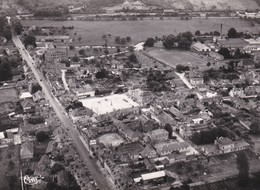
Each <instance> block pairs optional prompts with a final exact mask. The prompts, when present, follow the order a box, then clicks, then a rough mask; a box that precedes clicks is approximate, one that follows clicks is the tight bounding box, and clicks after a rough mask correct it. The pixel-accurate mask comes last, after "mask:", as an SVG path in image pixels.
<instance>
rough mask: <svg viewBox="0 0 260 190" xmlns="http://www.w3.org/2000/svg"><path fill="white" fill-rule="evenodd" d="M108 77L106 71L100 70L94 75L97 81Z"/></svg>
mask: <svg viewBox="0 0 260 190" xmlns="http://www.w3.org/2000/svg"><path fill="white" fill-rule="evenodd" d="M107 77H108V71H107V70H106V69H101V71H98V72H97V73H96V78H97V79H103V78H107Z"/></svg>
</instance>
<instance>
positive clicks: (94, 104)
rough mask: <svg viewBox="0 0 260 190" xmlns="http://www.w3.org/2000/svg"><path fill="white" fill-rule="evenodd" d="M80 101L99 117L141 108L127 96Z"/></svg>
mask: <svg viewBox="0 0 260 190" xmlns="http://www.w3.org/2000/svg"><path fill="white" fill-rule="evenodd" d="M79 101H80V102H82V104H83V106H84V107H86V108H89V109H91V110H92V111H94V112H95V113H96V114H97V115H102V114H107V113H110V112H113V111H117V110H121V109H126V108H132V107H138V106H139V104H137V103H136V102H134V101H133V100H132V99H130V98H129V97H128V96H127V95H126V94H113V95H110V96H105V97H94V98H87V99H82V100H79Z"/></svg>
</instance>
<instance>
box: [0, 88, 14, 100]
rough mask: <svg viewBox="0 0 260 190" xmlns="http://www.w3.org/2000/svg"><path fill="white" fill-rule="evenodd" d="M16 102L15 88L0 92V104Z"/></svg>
mask: <svg viewBox="0 0 260 190" xmlns="http://www.w3.org/2000/svg"><path fill="white" fill-rule="evenodd" d="M16 100H18V95H17V91H16V90H15V88H8V89H1V90H0V103H2V102H9V101H16Z"/></svg>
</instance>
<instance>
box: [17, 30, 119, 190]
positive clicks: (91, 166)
mask: <svg viewBox="0 0 260 190" xmlns="http://www.w3.org/2000/svg"><path fill="white" fill-rule="evenodd" d="M13 42H14V44H15V46H16V47H17V48H18V50H19V52H20V54H21V56H22V58H23V59H24V60H25V61H26V62H27V65H28V66H29V67H30V68H31V70H32V72H33V74H34V76H35V78H36V80H37V81H38V83H39V84H40V85H41V87H42V90H43V92H44V93H45V97H46V99H47V100H49V104H50V105H51V106H52V107H53V109H54V111H55V113H56V114H57V116H58V118H59V119H60V121H61V124H62V126H63V128H65V129H66V130H68V134H69V136H70V138H71V139H72V140H73V142H74V146H75V147H76V149H77V151H78V153H79V155H80V157H81V159H82V160H83V161H84V163H85V164H86V165H87V168H88V170H89V172H90V174H91V175H92V176H93V178H94V180H95V181H96V183H97V185H98V187H99V188H100V189H102V190H113V189H115V187H112V184H111V182H110V181H108V179H107V178H106V177H105V176H104V175H103V173H102V172H101V170H100V169H99V167H98V166H97V163H96V162H95V160H94V159H91V158H90V154H89V152H88V150H87V149H86V147H85V146H84V144H83V143H82V141H81V139H80V138H79V133H78V131H77V129H75V127H74V126H73V125H72V123H71V121H70V119H69V118H68V117H67V116H66V115H65V114H64V113H63V110H62V108H61V106H60V105H59V103H58V102H57V100H55V98H54V97H53V95H52V94H51V92H50V89H51V88H50V86H49V84H48V83H47V81H46V80H45V79H43V78H42V74H41V73H40V72H39V71H38V70H37V69H36V67H35V65H34V61H33V59H32V57H31V56H30V55H29V53H28V51H27V50H26V49H25V47H24V45H23V44H22V42H21V40H20V39H19V38H18V37H17V36H16V35H13Z"/></svg>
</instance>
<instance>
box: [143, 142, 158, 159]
mask: <svg viewBox="0 0 260 190" xmlns="http://www.w3.org/2000/svg"><path fill="white" fill-rule="evenodd" d="M152 151H155V149H154V147H153V146H152V145H150V144H148V145H147V146H146V147H145V148H144V149H143V150H142V151H141V152H140V154H141V155H142V156H143V157H146V156H147V155H148V154H150V153H151V152H152Z"/></svg>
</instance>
